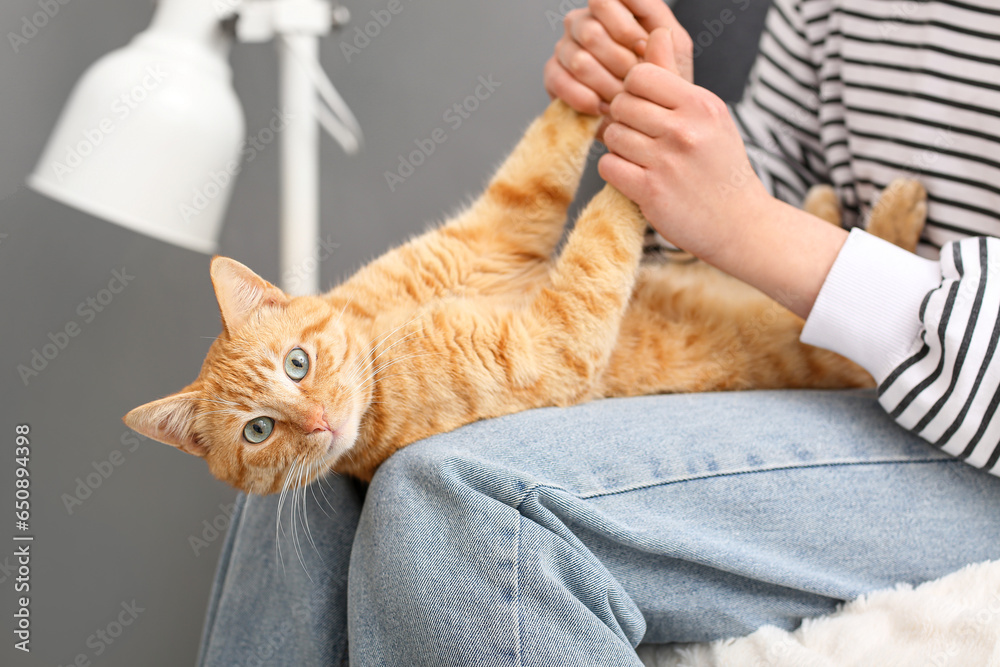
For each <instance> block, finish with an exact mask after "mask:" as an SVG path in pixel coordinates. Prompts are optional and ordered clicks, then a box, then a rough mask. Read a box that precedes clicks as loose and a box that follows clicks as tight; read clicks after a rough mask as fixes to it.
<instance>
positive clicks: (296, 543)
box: [291, 465, 315, 583]
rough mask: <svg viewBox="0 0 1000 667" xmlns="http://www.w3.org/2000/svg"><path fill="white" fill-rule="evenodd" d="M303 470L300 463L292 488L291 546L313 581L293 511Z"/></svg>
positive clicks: (301, 487)
mask: <svg viewBox="0 0 1000 667" xmlns="http://www.w3.org/2000/svg"><path fill="white" fill-rule="evenodd" d="M303 471H304V466H301V465H300V466H299V472H298V474H297V475H296V480H295V488H294V489H292V504H291V512H292V517H291V520H292V548H293V549H294V550H295V555H296V556H297V557H298V559H299V565H301V566H302V571H303V572H305V573H306V577H308V579H309V581H310V582H311V583H315V582H313V578H312V575H311V574H309V569H308V568H307V567H306V561H305V558H304V557H303V555H302V545H301V544H300V543H299V533H298V527H297V523H298V522H296V520H295V512H296V510H297V509H298V505H299V496H300V495H301V494H302V492H303V486H302V473H303ZM302 510H303V511H305V504H304V503H303V505H302Z"/></svg>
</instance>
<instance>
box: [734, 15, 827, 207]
mask: <svg viewBox="0 0 1000 667" xmlns="http://www.w3.org/2000/svg"><path fill="white" fill-rule="evenodd" d="M812 50H813V47H812V46H811V45H810V43H809V41H808V40H807V38H806V26H805V22H804V20H803V18H802V16H801V15H800V11H799V8H798V4H797V2H794V1H792V0H775V2H774V4H773V5H772V7H771V10H770V11H769V12H768V14H767V19H766V23H765V25H764V32H763V33H762V35H761V40H760V49H759V52H758V56H757V59H756V61H755V62H754V66H753V69H752V70H751V72H750V78H749V79H748V82H747V85H746V88H745V89H744V92H743V98H742V99H741V100H740V101H739V102H738V103H736V104H735V105H732V106H731V107H730V114H731V115H732V117H733V120H735V121H736V125H737V127H738V128H739V130H740V134H741V135H742V137H743V141H744V143H745V144H746V148H747V154H748V156H749V157H750V161H751V163H752V164H753V166H754V170H755V171H756V172H757V175H758V176H759V177H760V179H761V181H762V182H763V183H764V185H765V187H766V188H767V189H768V191H769V192H770V193H771V194H773V195H774V196H775V197H777V198H778V199H781V200H783V201H787V202H789V203H792V204H795V205H798V204H800V203H801V201H802V199H803V198H804V197H805V193H806V191H807V190H808V189H809V188H810V187H811V186H812V185H815V184H816V183H819V182H826V180H827V178H826V174H827V169H826V162H825V160H824V158H823V150H822V146H821V144H820V121H819V115H818V114H819V105H820V101H819V97H818V95H817V91H818V89H819V80H818V79H819V76H818V68H817V66H816V65H815V63H814V62H813V55H812Z"/></svg>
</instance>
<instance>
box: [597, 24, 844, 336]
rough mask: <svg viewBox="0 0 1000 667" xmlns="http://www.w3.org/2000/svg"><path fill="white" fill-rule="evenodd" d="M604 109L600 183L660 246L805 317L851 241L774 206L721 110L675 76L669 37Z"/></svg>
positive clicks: (655, 37) (663, 34)
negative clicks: (634, 209)
mask: <svg viewBox="0 0 1000 667" xmlns="http://www.w3.org/2000/svg"><path fill="white" fill-rule="evenodd" d="M646 51H647V52H646V62H644V63H640V64H637V65H636V66H635V67H633V68H632V70H631V71H629V73H628V75H627V76H626V78H625V81H624V84H623V92H622V93H621V94H619V95H617V96H616V97H615V98H614V101H613V102H612V103H611V105H610V114H611V124H610V125H609V126H608V127H607V129H606V130H605V132H604V143H605V145H607V147H608V150H609V151H610V152H609V153H608V154H607V155H605V156H604V157H602V158H601V161H600V162H599V163H598V170H599V171H600V173H601V176H602V177H603V178H604V179H605V180H606V181H608V182H609V183H611V184H612V185H614V186H615V187H616V188H618V190H620V191H621V192H622V194H624V195H625V196H626V197H628V198H630V199H632V200H633V201H634V202H635V203H636V204H638V205H639V207H640V208H641V209H642V212H643V214H644V215H645V216H646V219H647V220H649V222H650V224H652V225H653V227H655V228H656V230H657V231H658V232H660V234H662V235H663V237H664V238H666V239H667V240H669V241H670V242H671V243H674V244H675V245H677V246H679V247H681V248H683V249H685V250H687V251H688V252H690V253H693V254H694V255H696V256H697V257H700V258H701V259H703V260H705V261H707V262H708V263H710V264H713V265H715V266H716V267H718V268H720V269H722V270H723V271H726V272H727V273H729V274H731V275H734V276H736V277H737V278H739V279H741V280H743V281H744V282H747V283H749V284H751V285H753V286H755V287H757V288H758V289H760V290H762V291H764V292H765V293H767V294H768V295H770V296H771V297H772V298H775V299H777V300H778V301H780V302H781V303H783V304H784V305H786V306H788V307H789V308H791V309H792V310H793V311H794V312H796V313H798V314H799V315H801V316H803V317H805V316H806V315H808V313H809V311H810V310H811V309H812V305H813V302H814V301H815V299H816V295H817V294H818V293H819V289H820V287H821V286H822V284H823V281H824V280H825V279H826V275H827V273H828V272H829V270H830V267H831V266H832V265H833V262H834V260H835V259H836V256H837V253H838V252H839V251H840V248H841V246H842V245H843V243H844V241H845V240H846V238H847V233H846V232H845V231H844V230H842V229H840V228H837V227H834V226H833V225H830V224H828V223H825V222H823V221H821V220H819V219H818V218H816V217H814V216H811V215H809V214H807V213H804V212H802V211H799V210H798V209H795V208H793V207H791V206H789V205H788V204H785V203H783V202H780V201H778V200H777V199H775V198H774V197H772V196H771V195H770V194H769V193H768V192H767V190H766V189H765V188H764V186H763V184H762V183H761V182H760V180H759V179H758V178H757V175H756V174H755V173H754V171H753V168H752V167H751V166H750V161H749V159H748V158H747V154H746V148H745V146H744V145H743V140H742V139H741V137H740V134H739V131H738V130H737V128H736V125H735V123H734V122H733V120H732V118H731V117H730V115H729V110H728V109H727V107H726V105H725V103H724V102H723V101H722V100H721V99H719V98H718V97H716V96H715V95H714V94H712V93H711V92H709V91H708V90H705V89H704V88H701V87H699V86H695V85H694V84H692V83H691V82H689V81H687V80H685V78H684V77H683V76H681V75H680V74H679V73H678V66H677V61H676V57H675V52H676V48H675V45H674V43H673V39H672V33H671V31H670V30H667V29H658V30H656V31H654V32H653V33H652V34H651V36H650V38H649V43H648V47H647V50H646Z"/></svg>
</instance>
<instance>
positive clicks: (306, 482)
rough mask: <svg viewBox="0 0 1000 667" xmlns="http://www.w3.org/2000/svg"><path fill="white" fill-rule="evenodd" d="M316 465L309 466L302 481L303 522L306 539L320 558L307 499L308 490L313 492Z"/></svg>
mask: <svg viewBox="0 0 1000 667" xmlns="http://www.w3.org/2000/svg"><path fill="white" fill-rule="evenodd" d="M314 465H315V463H311V464H309V467H308V468H307V469H306V473H305V475H303V479H302V481H303V488H302V522H303V524H304V527H305V529H306V539H307V540H309V544H311V545H312V548H313V551H315V552H316V555H318V556H319V555H320V553H319V549H318V548H317V547H316V542H315V541H313V536H312V528H310V526H309V503H308V500H309V499H308V498H307V497H306V490H307V489H308V490H309V491H312V482H310V481H309V478H310V477H311V476H312V473H313V466H314ZM315 498H316V494H315V493H313V499H315ZM320 560H322V557H321V558H320Z"/></svg>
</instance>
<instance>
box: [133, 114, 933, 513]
mask: <svg viewBox="0 0 1000 667" xmlns="http://www.w3.org/2000/svg"><path fill="white" fill-rule="evenodd" d="M597 124H598V119H597V118H592V117H586V116H582V115H579V114H577V113H575V112H573V111H572V110H570V109H569V107H567V106H565V105H564V104H563V103H561V102H559V101H556V102H553V103H552V104H551V105H550V107H549V108H548V110H547V111H546V112H545V113H544V115H542V116H541V117H540V118H539V119H537V120H536V121H535V122H534V123H533V124H532V125H531V126H530V127H529V128H528V130H527V132H526V134H525V136H524V137H523V138H522V139H521V141H520V143H519V144H518V145H517V147H516V148H515V149H514V151H513V154H512V155H510V156H509V157H508V158H507V160H506V162H504V164H503V165H502V166H501V167H500V169H499V170H498V172H497V174H496V175H495V176H494V177H493V179H492V181H491V182H490V184H489V186H488V187H487V189H486V191H485V192H484V193H483V194H482V196H480V198H479V199H478V200H477V201H476V202H475V203H473V204H472V205H471V206H470V207H469V208H468V209H466V210H465V211H463V212H462V213H460V214H458V215H457V216H455V217H454V218H453V219H451V220H450V221H448V222H447V223H446V224H443V225H442V226H440V227H439V228H437V229H435V230H432V231H429V232H427V233H425V234H423V235H422V236H419V237H417V238H415V239H413V240H411V241H409V242H408V243H406V244H404V245H402V246H401V247H399V248H396V249H394V250H392V251H390V252H388V253H386V254H385V255H383V256H382V257H381V258H379V259H377V260H375V261H373V262H372V263H370V264H369V265H368V266H366V267H364V268H363V269H361V270H360V271H359V272H358V273H357V274H355V275H354V276H353V277H352V278H350V279H349V280H347V281H346V282H345V283H343V284H342V285H340V286H338V287H336V288H334V289H332V290H331V291H329V292H327V293H326V294H323V295H321V296H306V297H296V298H291V297H288V296H286V295H285V294H284V293H283V292H282V291H281V290H279V289H278V288H277V287H275V286H274V285H272V284H270V283H268V282H267V281H265V280H263V279H262V278H260V277H258V276H257V275H255V274H254V273H253V272H252V271H250V269H248V268H246V267H245V266H243V265H242V264H239V263H238V262H235V261H233V260H231V259H227V258H224V257H216V258H215V259H213V261H212V266H211V274H212V283H213V285H214V287H215V292H216V296H217V298H218V301H219V308H220V310H221V313H222V324H223V331H222V335H221V336H220V337H219V338H218V339H217V340H215V341H214V342H213V343H212V346H211V348H210V349H209V351H208V356H207V357H206V359H205V362H204V365H203V366H202V369H201V372H200V374H199V375H198V377H197V378H196V379H195V381H194V382H192V383H191V384H190V385H188V386H187V387H185V388H184V389H183V390H181V391H180V392H179V393H176V394H173V395H171V396H168V397H166V398H163V399H160V400H157V401H153V402H152V403H148V404H146V405H143V406H140V407H138V408H136V409H134V410H132V411H131V412H129V413H128V414H127V415H126V416H125V423H126V424H127V425H128V426H129V427H130V428H132V429H134V430H135V431H137V432H140V433H143V434H145V435H147V436H149V437H151V438H153V439H156V440H159V441H161V442H165V443H167V444H170V445H174V446H176V447H178V448H180V449H182V450H184V451H186V452H189V453H191V454H195V455H197V456H202V457H204V458H205V460H206V461H207V462H208V465H209V468H210V470H211V472H212V474H213V475H215V476H216V477H217V478H218V479H220V480H223V481H225V482H228V483H229V484H232V485H233V486H235V487H237V488H239V489H241V490H243V491H246V492H249V493H257V494H267V493H273V492H276V491H279V490H282V489H283V488H289V486H291V487H297V486H304V485H306V484H309V483H310V482H312V481H313V480H314V479H316V478H317V477H319V476H322V475H325V474H326V473H328V472H329V471H335V472H337V473H346V474H350V475H354V476H356V477H358V478H360V479H362V480H366V481H367V480H370V479H371V477H372V475H373V474H374V473H375V470H376V469H377V468H378V466H379V464H381V463H382V461H384V460H385V459H387V458H388V457H389V456H390V455H391V454H392V453H393V452H394V451H396V450H397V449H399V448H400V447H403V446H405V445H408V444H410V443H412V442H415V441H417V440H420V439H421V438H426V437H428V436H430V435H433V434H435V433H440V432H443V431H449V430H452V429H454V428H457V427H459V426H462V425H463V424H468V423H470V422H473V421H476V420H479V419H486V418H489V417H497V416H500V415H505V414H509V413H513V412H518V411H521V410H527V409H529V408H537V407H542V406H567V405H572V404H575V403H580V402H583V401H589V400H592V399H595V398H600V397H610V396H634V395H640V394H652V393H663V392H696V391H713V390H729V389H753V388H782V387H828V388H829V387H864V386H871V385H872V384H873V382H872V380H871V378H870V376H868V374H867V373H865V371H864V370H862V369H861V368H860V367H858V366H856V365H855V364H853V363H851V362H850V361H848V360H846V359H844V358H842V357H840V356H838V355H836V354H834V353H832V352H828V351H825V350H821V349H818V348H814V347H810V346H808V345H804V344H802V343H800V342H799V340H798V339H799V334H800V331H801V328H802V320H801V319H799V318H798V317H796V316H794V315H793V314H791V313H790V312H789V311H787V310H785V309H784V308H782V307H781V306H779V305H778V304H776V303H775V302H773V301H771V300H770V299H768V298H767V297H765V296H763V295H762V294H761V293H759V292H757V291H756V290H754V289H752V288H750V287H747V286H745V285H743V284H742V283H740V282H738V281H736V280H735V279H732V278H730V277H728V276H725V275H723V274H722V273H720V272H718V271H716V270H714V269H712V268H711V267H709V266H707V265H704V264H701V263H697V262H696V263H694V264H691V265H676V264H665V265H663V264H661V265H643V266H642V267H641V268H640V259H641V258H642V254H643V235H644V231H645V229H646V221H645V220H644V219H643V217H642V215H641V214H640V212H639V210H638V208H637V207H636V206H635V205H634V204H633V203H632V202H630V201H629V200H627V199H625V197H623V196H622V195H621V194H620V193H618V192H617V191H616V190H615V189H614V188H612V187H611V186H605V188H604V189H603V190H602V191H601V192H600V193H599V194H598V195H596V196H595V197H594V198H593V199H592V200H591V201H590V203H589V204H588V205H587V207H586V208H585V209H584V211H583V212H582V213H581V214H580V216H579V218H578V220H577V221H576V226H575V227H574V229H573V231H572V233H571V234H570V235H569V238H568V239H567V242H566V244H565V247H564V248H563V250H562V252H561V253H560V254H559V256H558V257H556V258H553V257H552V255H553V251H554V249H555V246H556V244H557V243H558V241H559V239H560V236H561V234H562V231H563V225H564V222H565V217H566V211H567V207H568V205H569V204H570V202H571V200H572V199H573V197H574V194H575V192H576V188H577V186H578V184H579V180H580V176H581V172H582V170H583V167H584V162H585V158H586V155H587V151H588V148H589V146H590V144H591V142H592V140H593V137H594V133H595V131H596V128H597ZM922 197H923V191H922V189H920V186H919V185H917V184H915V183H912V182H906V183H903V184H902V186H901V187H893V188H890V189H889V190H887V196H886V197H883V200H882V202H880V205H879V207H877V209H876V212H875V215H874V216H873V220H872V224H873V229H875V228H878V227H879V226H880V225H881V227H883V228H884V229H882V230H881V231H882V233H883V235H884V236H887V237H888V238H889V239H890V240H896V241H898V240H900V239H902V238H903V235H905V234H910V236H911V237H912V229H913V228H914V227H916V228H917V232H918V233H919V225H920V224H922V222H923V214H922V209H921V208H920V206H921V205H922V201H923V199H922ZM808 203H809V204H810V205H811V206H812V207H814V208H815V209H816V210H817V212H818V213H819V214H820V215H821V216H824V217H826V218H828V219H831V221H835V220H833V218H835V217H838V216H839V213H838V212H837V211H836V200H835V199H834V198H833V194H832V190H829V189H826V190H816V191H815V192H813V193H812V194H811V195H810V202H808ZM831 207H832V208H831ZM880 221H881V222H880ZM898 230H902V231H898ZM913 243H915V237H913V240H912V243H911V245H912V244H913ZM910 249H912V247H911V248H910Z"/></svg>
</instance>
